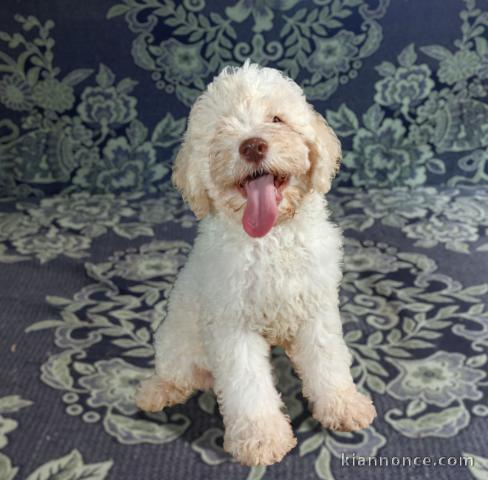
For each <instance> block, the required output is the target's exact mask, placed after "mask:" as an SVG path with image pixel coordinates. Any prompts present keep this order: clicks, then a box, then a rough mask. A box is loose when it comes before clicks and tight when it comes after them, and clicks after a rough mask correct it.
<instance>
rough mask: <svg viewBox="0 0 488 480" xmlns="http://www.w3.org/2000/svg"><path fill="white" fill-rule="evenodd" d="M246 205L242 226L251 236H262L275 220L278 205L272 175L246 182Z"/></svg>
mask: <svg viewBox="0 0 488 480" xmlns="http://www.w3.org/2000/svg"><path fill="white" fill-rule="evenodd" d="M246 194H247V205H246V209H245V210H244V215H243V217H242V226H243V227H244V230H245V231H246V233H247V234H248V235H249V236H251V237H264V235H266V234H267V233H268V232H269V231H270V230H271V228H272V227H273V225H274V223H275V222H276V218H277V217H278V205H277V203H276V188H275V186H274V177H273V175H270V174H269V175H263V176H261V177H258V178H256V179H255V180H251V181H249V182H247V183H246Z"/></svg>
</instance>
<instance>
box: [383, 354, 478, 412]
mask: <svg viewBox="0 0 488 480" xmlns="http://www.w3.org/2000/svg"><path fill="white" fill-rule="evenodd" d="M465 361H466V357H465V356H464V355H463V354H461V353H449V352H436V353H434V354H433V355H431V356H430V357H426V358H423V359H421V360H397V362H396V365H395V366H396V367H397V368H398V369H399V371H400V374H399V375H398V377H397V378H396V379H395V380H393V381H392V382H390V383H389V384H388V388H387V391H388V393H389V394H390V395H393V396H394V397H395V398H398V399H400V400H406V399H410V400H415V399H419V400H423V401H424V402H426V403H432V404H434V405H437V406H439V407H447V406H448V405H449V404H450V403H451V402H453V401H456V400H461V399H470V400H479V399H480V398H481V397H482V392H481V391H480V390H479V389H478V387H477V385H476V383H477V382H478V381H479V380H480V379H482V378H484V377H485V373H484V372H482V371H481V370H479V369H476V368H471V367H469V366H466V365H465Z"/></svg>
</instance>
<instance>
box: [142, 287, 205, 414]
mask: <svg viewBox="0 0 488 480" xmlns="http://www.w3.org/2000/svg"><path fill="white" fill-rule="evenodd" d="M178 290H179V289H178V285H176V286H175V290H174V291H173V295H172V297H171V300H170V306H169V311H168V315H167V317H166V319H165V320H164V322H163V323H162V324H161V326H160V327H159V329H158V331H157V332H156V335H155V339H154V347H155V350H156V359H155V372H154V374H153V375H152V376H151V377H150V378H148V379H147V380H144V381H143V382H142V383H141V385H140V386H139V389H138V392H137V396H136V402H137V405H138V406H139V408H141V409H142V410H146V411H150V412H157V411H160V410H162V409H163V408H165V407H168V406H171V405H175V404H178V403H183V402H184V401H185V400H186V399H187V398H188V397H189V396H190V395H192V393H193V392H194V391H195V390H208V389H210V388H212V385H213V377H212V375H211V373H210V372H209V370H208V368H207V365H206V357H205V353H204V350H203V346H202V343H201V338H200V333H199V327H198V316H197V315H198V308H197V305H195V302H190V299H188V298H186V296H184V295H179V291H178ZM191 303H193V304H191Z"/></svg>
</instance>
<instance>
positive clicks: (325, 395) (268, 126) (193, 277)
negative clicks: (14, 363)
mask: <svg viewBox="0 0 488 480" xmlns="http://www.w3.org/2000/svg"><path fill="white" fill-rule="evenodd" d="M340 158H341V149H340V143H339V140H338V139H337V137H336V135H335V134H334V132H333V131H332V130H331V128H330V127H329V126H328V124H327V123H326V121H325V120H324V119H323V118H322V117H321V116H320V115H319V114H318V113H317V112H315V111H314V109H313V107H312V106H311V105H310V104H308V103H307V101H306V99H305V97H304V94H303V92H302V90H301V89H300V87H299V86H298V85H297V84H296V83H295V82H293V81H292V80H291V79H289V78H286V77H285V76H284V75H283V74H282V73H280V72H279V71H277V70H274V69H271V68H261V67H259V66H258V65H255V64H250V63H249V62H246V63H245V64H244V66H242V67H240V68H226V69H224V71H223V72H222V73H221V74H220V75H218V76H217V77H216V78H215V79H214V81H213V82H212V83H211V84H210V85H209V86H208V88H207V90H206V91H205V92H204V93H203V94H202V95H201V96H200V97H199V98H198V99H197V101H196V102H195V104H194V105H193V108H192V109H191V113H190V117H189V123H188V128H187V131H186V134H185V137H184V142H183V145H182V147H181V149H180V151H179V154H178V155H177V158H176V161H175V166H174V173H173V181H174V183H175V185H176V187H177V188H178V189H179V190H180V191H181V193H182V194H183V197H184V198H185V200H186V202H187V203H188V205H189V206H190V207H191V209H192V210H193V212H194V213H195V215H196V216H197V217H198V218H199V219H201V222H200V224H199V233H198V236H197V238H196V240H195V244H194V247H193V250H192V252H191V254H190V256H189V258H188V261H187V264H186V266H185V267H184V268H183V270H181V272H180V274H179V276H178V279H177V281H176V283H175V285H174V288H173V290H172V293H171V298H170V301H169V307H168V308H169V309H168V315H167V317H166V319H165V320H164V322H163V323H162V324H161V326H160V328H159V329H158V331H157V333H156V337H155V350H156V359H155V372H154V375H153V376H152V377H150V378H149V379H147V380H145V381H144V382H142V384H141V385H140V387H139V391H138V394H137V404H138V405H139V407H140V408H141V409H143V410H147V411H158V410H161V409H163V408H164V407H166V406H169V405H174V404H176V403H180V402H184V401H185V400H186V399H187V398H188V397H189V396H190V395H191V394H192V393H193V392H194V391H195V390H205V389H210V388H213V389H214V391H215V392H216V394H217V398H218V403H219V407H220V411H221V413H222V415H223V419H224V424H225V436H224V448H225V450H227V451H228V452H230V453H231V454H232V455H233V456H234V457H235V458H236V459H237V460H238V461H240V462H241V463H243V464H246V465H269V464H272V463H274V462H277V461H279V460H281V458H282V457H283V456H284V455H285V454H286V453H287V452H288V451H289V450H290V449H292V448H293V447H294V446H295V444H296V439H295V437H294V436H293V431H292V429H291V426H290V421H289V418H288V417H287V416H286V414H285V413H283V411H282V409H283V403H282V401H281V399H280V395H279V393H278V392H277V390H276V388H275V385H274V382H273V373H272V368H271V363H270V346H271V345H281V346H282V347H283V348H284V350H285V351H286V353H287V355H288V356H289V357H290V359H291V362H292V364H293V366H294V368H295V370H296V372H297V373H298V375H299V376H300V377H301V380H302V382H303V394H304V396H305V397H306V398H307V399H308V400H309V402H310V405H311V408H312V411H313V416H314V417H315V418H316V419H317V420H318V421H319V422H320V423H321V424H322V425H323V426H324V427H326V428H330V429H333V430H341V431H350V430H357V429H361V428H364V427H367V426H368V425H369V424H370V423H371V422H372V420H373V418H374V417H375V415H376V412H375V408H374V406H373V404H372V402H371V400H369V399H368V398H367V397H365V396H364V395H362V394H361V393H359V392H358V391H357V390H356V387H355V385H354V382H353V379H352V376H351V373H350V364H351V355H350V353H349V351H348V348H347V346H346V344H345V342H344V339H343V336H342V325H341V319H340V314H339V305H338V288H339V283H340V280H341V258H342V246H341V244H342V242H341V234H340V232H339V230H338V229H337V227H335V226H334V225H333V224H332V223H331V222H330V221H329V220H328V213H327V206H326V201H325V199H324V194H325V193H327V192H328V191H329V189H330V186H331V181H332V178H333V177H334V174H335V173H336V171H337V169H338V167H339V163H340Z"/></svg>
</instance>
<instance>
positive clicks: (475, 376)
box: [0, 0, 488, 480]
mask: <svg viewBox="0 0 488 480" xmlns="http://www.w3.org/2000/svg"><path fill="white" fill-rule="evenodd" d="M69 3H70V4H69V6H68V4H67V2H62V1H61V0H49V1H48V2H36V1H34V0H26V1H23V2H13V1H10V2H6V3H5V5H2V17H1V19H0V288H1V290H0V291H1V294H0V299H1V300H0V305H1V308H0V322H1V323H0V325H1V333H0V480H4V479H5V480H12V479H14V480H20V479H27V480H55V479H72V480H76V479H80V480H81V479H89V480H102V479H108V480H111V479H122V480H123V479H134V478H136V479H156V478H161V479H172V480H173V479H185V480H186V479H195V480H196V479H212V480H219V479H222V480H229V479H232V480H234V479H236V480H237V479H248V480H260V479H265V480H267V479H278V478H279V479H284V480H292V479H293V480H295V479H302V478H303V479H305V478H311V479H312V478H318V479H327V480H329V479H330V480H333V479H339V478H345V479H352V478H359V479H362V478H365V479H366V478H372V476H375V475H376V476H378V477H381V478H394V479H396V478H418V479H421V478H442V479H447V480H450V479H456V480H457V479H466V480H468V479H477V480H481V479H484V480H486V479H488V448H487V446H486V429H487V427H488V423H487V417H488V407H487V394H488V375H487V365H488V355H487V354H488V308H487V302H488V283H487V280H486V278H487V277H486V270H487V266H488V168H487V164H488V154H487V152H488V104H487V101H486V100H487V98H486V94H487V90H486V87H487V82H488V41H487V27H488V4H487V3H486V0H476V1H475V0H448V1H447V0H429V1H428V2H427V1H422V0H410V1H408V2H400V1H397V0H306V1H303V0H301V1H299V0H259V1H254V0H233V1H230V2H216V1H211V0H183V1H180V2H175V1H173V0H103V1H94V0H86V1H85V2H69ZM247 57H251V58H252V59H254V60H255V61H258V62H260V63H262V64H266V65H271V66H275V67H278V68H280V69H282V70H284V71H286V72H287V73H288V74H289V75H290V76H292V77H293V78H295V79H296V80H297V81H298V82H299V83H300V84H301V85H302V86H303V88H304V90H305V92H306V94H307V96H308V98H310V99H311V101H312V102H313V103H314V105H315V106H316V108H317V110H319V111H320V112H322V113H324V114H325V115H326V117H327V118H328V120H329V122H330V124H331V125H332V126H333V128H334V129H335V130H336V131H337V133H338V134H339V136H340V138H341V140H342V142H343V150H344V161H343V167H342V169H341V173H340V174H339V176H338V178H337V179H336V181H335V185H334V189H333V191H332V193H331V194H330V195H329V196H328V199H329V205H330V208H331V211H332V214H333V218H334V220H335V221H336V222H337V223H338V224H339V225H340V226H341V228H342V229H343V231H344V235H345V263H344V280H343V284H342V289H341V303H342V306H341V311H342V316H343V321H344V332H345V338H346V341H347V343H348V345H349V347H350V349H351V352H352V354H353V359H354V362H353V368H352V372H353V375H354V378H355V380H356V382H357V384H358V385H359V388H360V389H362V390H363V391H365V392H366V393H368V394H369V395H371V396H372V397H373V398H374V400H375V404H376V406H377V409H378V412H379V416H378V418H377V419H376V420H375V422H374V423H373V425H372V426H371V427H369V428H368V429H366V430H363V431H361V432H357V433H354V434H348V433H334V432H329V431H327V430H324V429H323V428H321V427H320V425H318V424H317V423H316V422H315V421H314V420H313V419H312V418H311V415H310V411H309V409H308V407H307V403H306V401H305V399H304V398H303V396H302V394H301V385H300V382H299V380H298V379H297V377H296V375H295V373H294V372H293V370H292V367H291V365H290V363H289V361H288V360H287V358H286V356H285V355H284V353H283V352H282V351H281V350H279V349H275V350H273V352H272V362H273V366H274V370H275V373H276V377H277V385H278V389H279V390H280V392H281V393H282V396H283V399H284V401H285V403H286V406H287V410H288V413H289V414H290V417H291V419H292V423H293V428H294V431H295V432H296V434H297V437H298V446H297V448H295V449H294V450H293V451H292V452H291V453H290V454H289V455H288V456H287V457H285V459H284V460H283V462H282V463H280V464H278V465H275V466H272V467H268V468H261V467H258V468H252V469H250V468H246V467H242V466H240V465H238V464H237V463H236V462H234V461H233V460H232V459H231V458H230V457H229V456H228V455H227V454H226V453H225V452H224V451H223V448H222V434H223V425H222V419H221V417H220V415H219V413H218V408H217V404H216V399H215V396H214V395H213V394H212V393H210V392H206V393H199V394H196V395H195V396H194V397H192V398H191V399H190V400H189V401H188V402H187V403H186V404H184V405H179V406H176V407H173V408H169V409H167V410H165V411H164V412H162V413H159V414H145V413H142V412H139V411H138V410H137V409H136V407H135V405H134V401H133V395H134V389H135V386H136V385H137V383H138V382H139V381H140V379H142V378H144V377H145V376H147V375H148V373H149V372H150V369H151V368H152V362H153V350H152V347H151V342H152V335H153V332H154V330H155V329H156V328H157V326H158V325H159V323H160V322H161V321H163V319H164V315H165V312H166V308H167V301H168V295H169V292H170V290H171V287H172V285H173V282H174V280H175V277H176V275H177V273H178V271H179V269H180V268H181V267H182V265H183V264H184V262H185V261H186V258H187V256H188V253H189V251H190V249H191V244H192V241H193V239H194V237H195V234H196V222H195V218H194V216H193V214H192V213H191V212H190V211H189V210H188V209H187V208H186V207H185V206H184V204H183V202H182V200H181V198H180V196H179V194H178V193H177V192H176V191H175V190H174V189H173V188H172V187H171V186H170V183H169V174H170V169H171V162H172V159H173V157H174V154H175V152H176V150H177V148H178V145H179V142H180V139H181V135H182V133H183V131H184V128H185V123H186V116H187V114H188V110H189V107H190V105H191V103H192V102H193V100H194V99H195V98H196V96H197V95H198V94H199V92H200V91H202V89H203V88H204V87H205V84H206V83H208V81H209V80H210V79H211V78H212V77H213V75H215V74H216V72H218V71H219V70H220V69H221V68H222V67H223V66H224V65H227V64H239V63H241V62H243V61H244V60H245V59H246V58H247ZM353 455H356V456H365V457H369V456H377V457H380V456H384V457H388V458H390V459H391V458H393V457H399V456H410V457H415V456H421V457H425V456H428V457H431V458H432V459H434V460H436V459H438V458H439V457H443V456H444V457H460V456H467V457H469V458H471V459H472V462H471V463H469V464H468V465H467V466H462V465H459V464H458V465H457V466H451V467H447V466H436V467H434V466H426V467H398V466H396V467H395V466H390V467H364V466H363V467H360V466H356V467H353V466H348V465H347V464H346V465H344V463H343V460H344V456H346V457H352V456H353Z"/></svg>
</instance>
